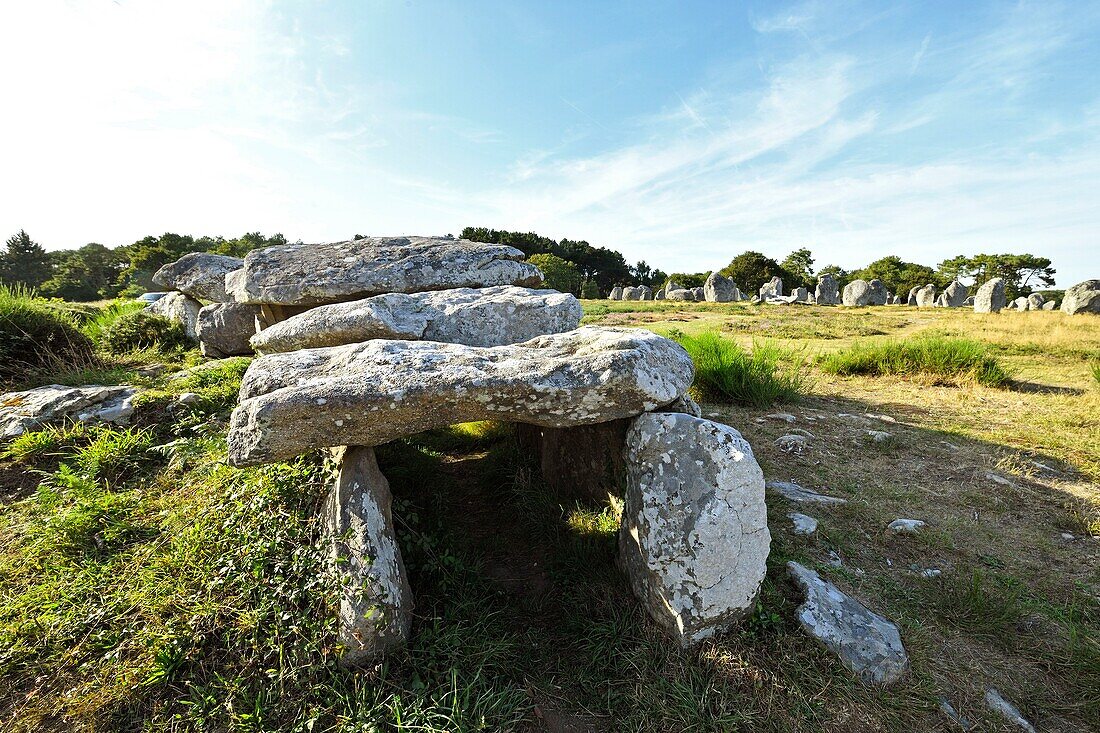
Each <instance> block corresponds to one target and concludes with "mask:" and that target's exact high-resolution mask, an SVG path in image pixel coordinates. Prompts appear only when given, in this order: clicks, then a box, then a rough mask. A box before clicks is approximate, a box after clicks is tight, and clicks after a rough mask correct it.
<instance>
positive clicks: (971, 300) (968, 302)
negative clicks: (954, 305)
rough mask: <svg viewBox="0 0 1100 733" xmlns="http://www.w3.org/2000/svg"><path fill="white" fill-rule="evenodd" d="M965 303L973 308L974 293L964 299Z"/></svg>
mask: <svg viewBox="0 0 1100 733" xmlns="http://www.w3.org/2000/svg"><path fill="white" fill-rule="evenodd" d="M963 305H965V306H966V307H968V308H973V307H974V296H973V295H971V296H968V297H967V299H966V300H964V301H963Z"/></svg>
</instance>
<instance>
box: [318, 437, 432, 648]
mask: <svg viewBox="0 0 1100 733" xmlns="http://www.w3.org/2000/svg"><path fill="white" fill-rule="evenodd" d="M333 457H334V464H335V465H334V470H333V472H332V478H331V480H330V483H329V494H328V497H327V499H326V501H325V505H324V508H323V510H322V526H323V529H324V534H325V538H326V541H327V544H328V547H329V553H330V558H331V561H332V562H331V572H333V573H335V574H336V577H337V580H338V584H339V587H340V608H339V621H340V624H339V632H338V638H339V641H340V643H341V645H343V647H344V653H343V657H342V658H341V662H342V663H343V664H345V665H357V664H361V663H363V662H366V661H369V660H371V659H373V658H374V657H377V656H378V655H380V654H382V653H384V652H385V651H387V650H389V649H392V648H393V647H396V646H399V645H401V644H403V643H404V642H405V640H406V639H408V635H409V628H410V626H411V625H412V609H413V596H412V589H411V588H410V587H409V581H408V576H407V575H406V573H405V565H404V563H403V562H402V561H401V550H400V549H399V548H398V546H397V540H396V537H395V535H394V529H393V517H392V515H391V511H390V503H391V496H390V485H389V482H388V481H386V477H385V476H383V475H382V472H381V471H380V470H378V462H377V460H376V459H375V456H374V449H373V448H360V447H340V448H337V449H336V450H334V451H333Z"/></svg>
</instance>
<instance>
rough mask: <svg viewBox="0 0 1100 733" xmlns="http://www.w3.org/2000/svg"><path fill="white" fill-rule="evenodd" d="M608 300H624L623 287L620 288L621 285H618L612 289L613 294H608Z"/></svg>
mask: <svg viewBox="0 0 1100 733" xmlns="http://www.w3.org/2000/svg"><path fill="white" fill-rule="evenodd" d="M607 299H608V300H622V299H623V289H622V287H621V286H619V285H616V286H615V287H613V288H611V293H610V294H608V296H607Z"/></svg>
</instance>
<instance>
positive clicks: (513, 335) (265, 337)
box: [251, 285, 584, 354]
mask: <svg viewBox="0 0 1100 733" xmlns="http://www.w3.org/2000/svg"><path fill="white" fill-rule="evenodd" d="M583 315H584V313H583V312H582V310H581V304H580V302H578V301H577V299H576V298H574V297H573V296H572V295H570V294H568V293H559V292H558V291H556V290H531V289H528V288H517V287H514V286H512V285H503V286H499V287H495V288H484V289H475V288H456V289H454V290H436V291H432V292H426V293H413V294H406V293H386V294H385V295H375V296H374V297H371V298H365V299H364V300H355V301H352V302H350V303H333V304H331V305H321V306H317V307H316V308H311V309H310V310H307V311H305V312H304V313H301V314H299V315H296V316H292V317H291V318H288V319H287V320H285V321H281V322H279V323H276V324H275V325H272V326H269V327H267V328H265V329H264V330H262V331H260V332H259V333H256V334H254V335H253V336H252V338H251V344H252V348H253V349H255V351H256V352H257V353H260V354H271V353H275V352H281V351H295V350H297V349H315V348H319V347H322V346H340V345H343V344H353V343H358V342H360V341H369V340H371V339H378V338H382V339H410V340H424V341H442V342H445V343H449V344H466V345H467V346H502V345H504V344H515V343H519V342H520V341H527V340H529V339H533V338H535V337H536V336H541V335H543V334H547V333H560V332H562V331H571V330H573V329H574V328H576V327H577V326H578V325H579V324H580V321H581V317H582V316H583Z"/></svg>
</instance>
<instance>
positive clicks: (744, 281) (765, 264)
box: [718, 251, 797, 293]
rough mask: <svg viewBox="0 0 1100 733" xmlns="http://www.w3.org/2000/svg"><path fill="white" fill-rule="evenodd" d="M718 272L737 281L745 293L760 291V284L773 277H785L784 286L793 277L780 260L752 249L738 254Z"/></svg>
mask: <svg viewBox="0 0 1100 733" xmlns="http://www.w3.org/2000/svg"><path fill="white" fill-rule="evenodd" d="M718 272H719V274H721V275H725V276H726V277H728V278H730V279H731V280H733V281H734V282H735V283H737V287H738V288H740V289H741V290H742V292H745V293H755V292H758V291H759V290H760V286H761V285H763V284H764V283H766V282H768V281H769V280H771V279H772V278H773V277H781V278H783V285H784V286H786V285H787V283H788V281H789V280H790V279H791V275H790V274H789V273H788V272H787V271H786V270H784V269H783V266H782V265H780V264H779V263H778V262H776V261H775V260H773V259H772V258H771V257H766V256H765V255H762V254H760V253H759V252H752V251H749V252H742V253H741V254H739V255H737V256H736V257H734V258H733V260H731V261H730V263H729V264H728V265H726V266H725V267H723V268H722V269H721V270H719V271H718ZM796 287H797V286H796Z"/></svg>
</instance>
